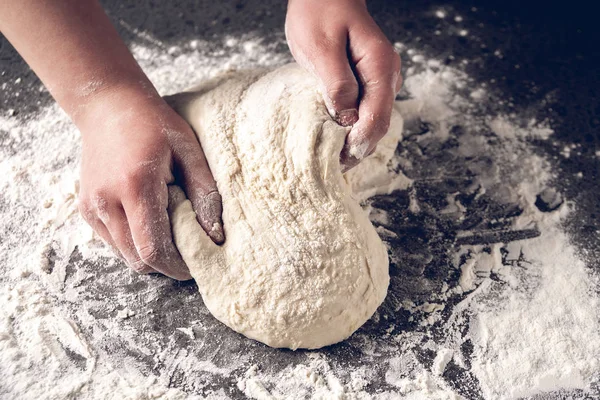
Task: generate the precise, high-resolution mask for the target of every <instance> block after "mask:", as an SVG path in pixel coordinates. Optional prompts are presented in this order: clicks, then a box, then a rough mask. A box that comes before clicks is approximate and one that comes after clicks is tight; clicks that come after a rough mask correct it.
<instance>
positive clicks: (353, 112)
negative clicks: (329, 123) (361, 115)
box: [335, 108, 358, 126]
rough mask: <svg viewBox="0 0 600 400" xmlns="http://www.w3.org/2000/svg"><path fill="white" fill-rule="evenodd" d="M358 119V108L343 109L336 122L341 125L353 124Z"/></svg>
mask: <svg viewBox="0 0 600 400" xmlns="http://www.w3.org/2000/svg"><path fill="white" fill-rule="evenodd" d="M356 121H358V110H357V109H356V108H349V109H347V110H342V111H340V112H339V113H337V115H336V117H335V122H337V123H338V124H340V125H341V126H352V125H354V124H355V123H356Z"/></svg>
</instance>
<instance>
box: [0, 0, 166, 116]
mask: <svg viewBox="0 0 600 400" xmlns="http://www.w3.org/2000/svg"><path fill="white" fill-rule="evenodd" d="M0 31H1V32H2V33H3V34H4V35H5V36H6V38H7V39H8V40H9V41H10V42H11V43H12V44H13V45H14V47H15V48H16V49H17V51H19V53H20V54H21V55H22V56H23V58H24V59H25V61H27V63H28V64H29V65H30V66H31V68H32V69H33V70H34V72H35V73H36V74H37V75H38V76H39V77H40V79H41V80H42V82H44V84H45V85H46V87H47V88H48V90H49V91H50V93H51V94H52V96H53V97H54V98H55V99H56V100H57V102H58V103H59V104H60V105H61V107H63V109H65V111H66V112H67V113H68V114H70V115H71V116H72V117H74V118H76V116H77V115H78V113H79V111H81V109H82V108H84V107H85V106H86V104H88V102H89V100H90V99H91V98H93V97H94V96H95V95H97V94H98V93H101V92H105V91H110V90H113V89H114V88H123V89H125V90H127V91H129V92H135V93H139V94H140V95H144V94H145V95H148V96H156V92H155V90H154V89H153V87H152V85H151V84H150V82H149V81H148V79H147V78H146V76H145V75H144V73H143V72H142V71H141V69H140V68H139V66H138V65H137V63H136V61H135V60H134V58H133V56H132V55H131V54H130V52H129V50H128V49H127V46H125V44H124V43H123V41H122V40H121V38H120V37H119V35H118V33H117V32H116V30H115V28H114V27H113V26H112V24H111V23H110V21H109V19H108V17H107V16H106V14H105V13H104V11H103V9H102V7H101V6H100V4H99V3H98V2H97V1H96V0H19V1H14V0H0Z"/></svg>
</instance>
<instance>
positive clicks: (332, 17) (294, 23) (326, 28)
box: [285, 0, 402, 171]
mask: <svg viewBox="0 0 600 400" xmlns="http://www.w3.org/2000/svg"><path fill="white" fill-rule="evenodd" d="M285 33H286V37H287V41H288V45H289V47H290V51H291V52H292V55H293V56H294V58H295V59H296V61H297V62H298V64H300V65H301V66H303V67H304V68H306V69H307V70H308V71H310V72H312V73H313V74H315V75H316V76H317V78H318V79H319V81H320V83H321V90H322V92H323V98H324V101H325V104H326V105H327V108H328V110H329V113H330V114H331V115H332V116H333V117H334V118H335V120H336V121H337V122H338V123H339V124H340V125H343V126H352V130H351V131H350V133H349V134H348V137H347V138H346V143H345V145H344V148H343V150H342V154H341V163H342V167H343V169H344V171H346V170H348V169H350V168H352V167H353V166H355V165H357V164H358V163H359V162H360V161H361V160H362V159H363V158H364V157H366V156H368V155H369V154H371V153H372V152H373V151H374V150H375V147H376V146H377V142H378V141H379V140H380V139H381V138H382V137H383V136H384V135H385V134H386V132H387V130H388V128H389V125H390V118H391V115H392V107H393V103H394V99H395V97H396V94H397V93H398V91H399V90H400V87H401V86H402V77H401V75H400V57H399V56H398V54H396V52H395V51H394V48H393V46H392V45H391V44H390V42H389V41H388V40H387V38H386V37H385V35H384V34H383V32H382V31H381V29H379V27H378V26H377V24H376V23H375V21H374V20H373V18H372V17H371V15H370V14H369V12H368V10H367V6H366V0H327V1H323V0H289V3H288V12H287V17H286V24H285Z"/></svg>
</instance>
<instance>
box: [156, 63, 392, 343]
mask: <svg viewBox="0 0 600 400" xmlns="http://www.w3.org/2000/svg"><path fill="white" fill-rule="evenodd" d="M167 101H168V102H169V103H170V104H171V105H172V106H173V107H174V109H175V110H176V111H177V112H178V113H179V114H181V115H182V116H183V117H184V118H185V119H186V120H187V121H188V122H189V123H190V125H191V126H192V128H193V129H194V130H195V132H196V134H197V135H198V138H199V140H200V143H201V144H202V147H203V149H204V152H205V154H206V157H207V160H208V163H209V165H210V168H211V170H212V173H213V175H214V177H215V179H216V181H217V185H218V188H219V192H220V193H221V196H222V198H223V222H224V228H225V235H226V241H225V243H224V244H223V245H222V246H217V245H215V244H214V243H213V242H212V241H211V240H210V238H209V237H208V236H207V235H206V234H205V232H204V231H203V230H202V228H201V227H200V225H199V224H198V222H197V221H196V216H195V214H194V211H193V210H192V206H191V203H190V202H189V201H188V200H186V199H185V195H184V194H183V192H182V191H181V189H179V188H177V187H171V188H170V204H169V213H170V218H171V224H172V229H173V236H174V241H175V244H176V246H177V248H178V249H179V251H180V253H181V255H182V257H183V259H184V260H185V262H186V264H187V265H188V267H189V269H190V272H191V274H192V276H193V277H194V279H195V280H196V282H197V284H198V287H199V289H200V293H201V294H202V298H203V300H204V302H205V304H206V306H207V307H208V309H209V310H210V312H211V313H212V314H213V315H214V316H215V317H216V318H217V319H218V320H219V321H221V322H223V323H224V324H226V325H227V326H229V327H231V328H232V329H234V330H235V331H237V332H239V333H241V334H243V335H245V336H247V337H249V338H252V339H255V340H258V341H260V342H263V343H266V344H267V345H269V346H272V347H287V348H291V349H297V348H308V349H315V348H319V347H323V346H327V345H330V344H333V343H336V342H339V341H341V340H343V339H345V338H347V337H348V336H350V335H351V334H352V333H353V332H354V331H356V330H357V329H358V328H359V327H360V326H361V325H362V324H364V323H365V322H366V321H367V320H368V319H369V318H370V317H371V316H372V315H373V313H374V312H375V311H376V309H377V307H378V306H379V305H380V304H381V303H382V302H383V300H384V298H385V296H386V292H387V287H388V283H389V274H388V255H387V249H386V247H385V245H384V244H383V242H382V241H381V240H380V238H379V236H378V235H377V232H376V231H375V228H374V227H373V225H372V224H371V223H370V221H369V219H368V215H367V213H366V212H365V211H364V210H363V209H362V208H361V207H360V205H359V202H358V201H357V199H356V198H354V197H353V193H352V188H351V184H350V183H349V182H350V181H357V182H360V181H361V179H360V176H361V174H363V173H367V172H368V173H369V174H372V173H373V171H372V170H373V168H375V167H373V165H371V167H370V170H369V171H364V170H363V172H361V170H360V167H361V166H360V165H359V167H357V168H355V169H353V170H352V174H354V175H353V176H350V177H348V176H347V177H345V176H343V175H342V173H341V170H340V162H339V154H340V151H341V149H342V146H343V144H344V140H345V137H346V135H347V133H348V132H349V128H344V127H341V126H339V125H338V124H336V123H335V122H334V121H333V120H332V118H331V117H330V116H329V114H328V112H327V109H326V107H325V105H324V103H323V101H322V96H321V94H320V92H319V90H318V84H317V82H316V80H315V78H313V76H312V75H311V74H309V73H307V72H305V71H304V70H303V69H302V68H300V67H299V66H297V65H296V64H290V65H287V66H284V67H282V68H279V69H276V70H274V71H266V70H262V71H246V72H235V73H229V74H226V75H224V76H221V77H219V78H216V79H213V80H211V81H209V82H206V83H204V84H202V85H200V86H198V87H195V88H193V89H190V90H189V91H187V92H184V93H180V94H177V95H175V96H171V97H168V98H167ZM394 121H395V123H394V124H393V128H392V130H393V131H395V132H397V133H396V134H395V136H393V137H392V139H388V141H389V143H388V145H387V146H384V147H385V148H386V149H387V150H385V151H387V153H386V154H387V155H384V156H383V158H386V157H387V158H388V160H389V158H390V157H391V154H393V150H394V149H395V145H396V144H397V141H398V138H399V134H400V130H401V119H400V118H399V117H398V115H395V116H394ZM385 143H386V142H384V144H385ZM387 147H389V148H392V150H391V154H388V153H390V150H389V148H387ZM372 157H374V158H373V160H376V159H377V157H380V158H381V157H382V155H381V153H379V155H378V153H376V154H374V155H373V156H372ZM366 161H368V160H365V165H366V166H368V165H369V163H367V162H366ZM384 161H385V162H387V160H383V161H380V162H379V164H378V165H380V167H379V168H381V164H382V162H384ZM371 164H372V162H371ZM361 165H362V164H361ZM383 167H384V168H385V165H383Z"/></svg>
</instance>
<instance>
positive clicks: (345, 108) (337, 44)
mask: <svg viewBox="0 0 600 400" xmlns="http://www.w3.org/2000/svg"><path fill="white" fill-rule="evenodd" d="M315 44H316V45H315V46H314V47H313V50H312V51H311V52H310V53H309V56H308V57H309V62H310V64H311V65H313V66H314V73H315V74H316V75H317V77H318V78H319V81H320V82H321V91H322V92H323V98H324V100H325V104H326V105H327V109H328V110H329V113H330V114H331V115H332V116H333V117H334V119H335V120H336V122H338V123H339V124H340V125H342V126H352V125H354V124H355V123H356V121H357V120H358V94H359V91H358V82H357V81H356V77H355V76H354V72H353V71H352V68H351V67H350V62H349V60H348V53H347V50H346V49H347V38H346V35H345V32H344V35H343V36H340V37H338V38H333V39H329V40H327V39H326V38H325V37H323V38H321V39H320V40H317V41H316V43H315Z"/></svg>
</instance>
